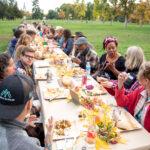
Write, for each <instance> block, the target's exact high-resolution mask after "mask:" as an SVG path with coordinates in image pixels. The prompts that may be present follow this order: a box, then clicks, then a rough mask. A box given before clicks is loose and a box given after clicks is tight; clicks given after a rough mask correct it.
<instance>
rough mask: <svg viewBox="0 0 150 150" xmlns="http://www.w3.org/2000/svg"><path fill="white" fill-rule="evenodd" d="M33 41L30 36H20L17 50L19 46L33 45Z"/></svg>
mask: <svg viewBox="0 0 150 150" xmlns="http://www.w3.org/2000/svg"><path fill="white" fill-rule="evenodd" d="M31 40H32V38H31V36H30V35H28V34H22V35H21V36H20V39H19V40H18V43H17V46H16V48H17V47H18V46H19V45H25V46H27V45H29V44H30V43H31Z"/></svg>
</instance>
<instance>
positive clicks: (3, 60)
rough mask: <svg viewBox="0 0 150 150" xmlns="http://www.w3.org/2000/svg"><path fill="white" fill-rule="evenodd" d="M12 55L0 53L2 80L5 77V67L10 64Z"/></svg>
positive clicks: (0, 74) (0, 77)
mask: <svg viewBox="0 0 150 150" xmlns="http://www.w3.org/2000/svg"><path fill="white" fill-rule="evenodd" d="M10 59H11V56H10V55H9V54H8V53H2V54H0V80H2V79H3V78H4V73H5V69H6V68H7V67H8V66H9V60H10Z"/></svg>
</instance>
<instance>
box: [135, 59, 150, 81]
mask: <svg viewBox="0 0 150 150" xmlns="http://www.w3.org/2000/svg"><path fill="white" fill-rule="evenodd" d="M141 78H145V79H148V80H150V61H147V62H144V63H143V64H142V65H141V67H140V69H139V72H138V80H140V79H141Z"/></svg>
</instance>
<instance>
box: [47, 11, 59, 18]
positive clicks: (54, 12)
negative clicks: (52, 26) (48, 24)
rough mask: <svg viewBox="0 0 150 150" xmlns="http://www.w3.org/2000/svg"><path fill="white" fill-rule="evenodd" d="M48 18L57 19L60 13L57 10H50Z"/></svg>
mask: <svg viewBox="0 0 150 150" xmlns="http://www.w3.org/2000/svg"><path fill="white" fill-rule="evenodd" d="M46 18H47V19H57V18H58V13H57V12H56V11H55V10H49V11H48V14H47V16H46Z"/></svg>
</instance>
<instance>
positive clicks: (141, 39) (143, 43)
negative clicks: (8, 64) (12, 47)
mask: <svg viewBox="0 0 150 150" xmlns="http://www.w3.org/2000/svg"><path fill="white" fill-rule="evenodd" d="M20 22H21V21H20V20H16V21H0V51H3V50H5V49H6V45H7V43H8V41H9V39H10V38H11V36H12V28H14V27H16V26H17V25H18V24H19V23H20ZM30 22H31V21H30ZM46 23H47V24H49V25H53V26H58V25H59V26H63V27H64V28H68V29H71V31H72V34H74V32H75V31H82V32H83V33H84V34H85V35H86V36H87V38H88V39H89V41H90V42H91V43H92V44H93V45H94V47H95V49H96V51H97V52H98V53H99V54H101V53H103V50H102V42H103V39H104V38H105V37H106V36H108V35H111V36H115V37H117V38H118V41H119V48H118V49H119V51H120V52H121V53H122V54H124V53H125V51H126V49H127V48H128V47H129V46H132V45H137V46H140V47H142V48H143V50H144V53H145V56H146V58H147V60H150V25H145V26H143V27H139V26H138V25H136V24H129V26H128V28H127V29H125V28H124V26H123V24H122V23H114V24H113V25H110V23H109V22H106V23H104V24H103V23H100V22H97V21H90V22H88V23H86V22H85V21H82V22H81V21H62V20H48V21H46Z"/></svg>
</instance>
